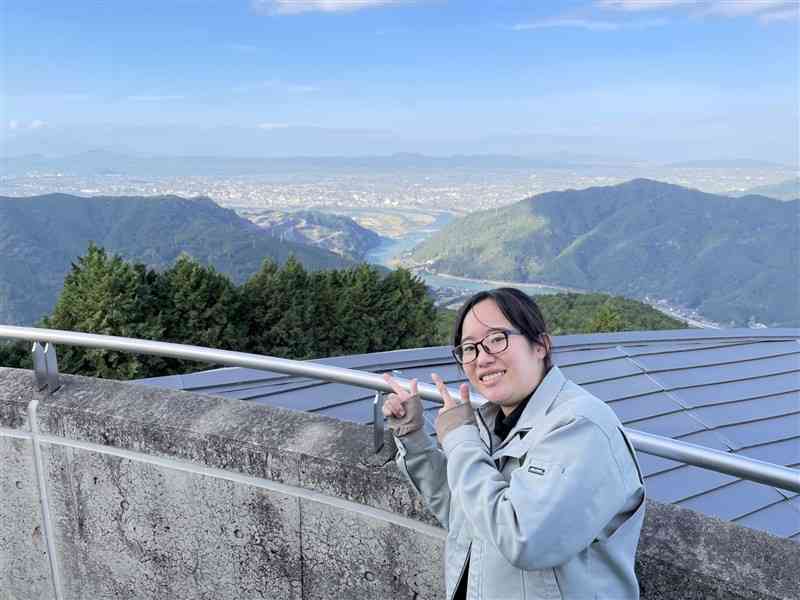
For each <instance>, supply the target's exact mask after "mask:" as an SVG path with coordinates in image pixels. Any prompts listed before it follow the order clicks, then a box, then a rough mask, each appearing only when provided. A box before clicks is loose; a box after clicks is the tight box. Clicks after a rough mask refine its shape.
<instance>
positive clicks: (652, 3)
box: [597, 0, 697, 11]
mask: <svg viewBox="0 0 800 600" xmlns="http://www.w3.org/2000/svg"><path fill="white" fill-rule="evenodd" d="M691 4H695V5H696V4H697V0H598V2H597V5H598V6H600V7H601V8H612V9H617V10H627V11H642V10H659V9H664V8H672V7H674V6H681V5H691Z"/></svg>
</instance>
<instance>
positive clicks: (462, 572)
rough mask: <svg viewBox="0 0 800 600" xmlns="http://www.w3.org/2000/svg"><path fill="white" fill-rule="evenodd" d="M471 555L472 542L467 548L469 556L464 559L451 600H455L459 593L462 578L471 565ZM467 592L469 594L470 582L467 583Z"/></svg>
mask: <svg viewBox="0 0 800 600" xmlns="http://www.w3.org/2000/svg"><path fill="white" fill-rule="evenodd" d="M471 554H472V542H470V543H469V546H467V556H466V557H465V558H464V564H463V565H461V572H460V573H459V574H458V579H456V587H454V588H453V593H452V594H450V598H449V600H453V598H455V595H456V593H457V592H458V588H459V587H460V585H461V578H462V577H464V569H466V567H467V565H468V564H469V557H470V555H471ZM466 591H467V592H469V582H467V589H466ZM467 600H468V599H467Z"/></svg>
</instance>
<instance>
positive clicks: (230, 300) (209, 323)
mask: <svg viewBox="0 0 800 600" xmlns="http://www.w3.org/2000/svg"><path fill="white" fill-rule="evenodd" d="M159 296H160V298H161V299H162V302H163V304H162V312H161V315H160V318H161V322H162V325H163V338H162V339H163V340H164V341H169V342H176V343H179V344H190V345H193V346H202V347H204V348H220V349H223V350H243V349H244V348H245V345H246V344H245V342H246V339H245V336H246V333H245V327H246V324H245V322H244V318H243V314H242V311H243V306H242V300H241V297H240V293H239V290H238V289H237V288H236V286H235V285H234V284H233V283H232V282H231V280H230V279H228V277H226V276H225V275H223V274H221V273H219V272H217V270H216V269H214V267H212V266H205V265H202V264H200V263H199V262H197V261H196V260H195V259H193V258H192V257H191V256H189V255H188V254H182V255H181V256H179V257H178V260H177V261H175V264H174V265H173V266H172V267H170V268H169V269H167V270H166V271H164V272H163V273H162V274H161V275H160V282H159ZM167 365H168V366H167V369H166V370H167V371H168V372H170V373H177V372H187V371H192V370H198V369H205V368H208V365H204V364H198V363H188V362H186V361H177V360H175V359H170V360H168V361H167Z"/></svg>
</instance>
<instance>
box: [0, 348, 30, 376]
mask: <svg viewBox="0 0 800 600" xmlns="http://www.w3.org/2000/svg"><path fill="white" fill-rule="evenodd" d="M30 346H31V344H30V343H29V342H6V341H0V367H13V368H15V369H31V368H32V367H33V361H32V360H31V355H30Z"/></svg>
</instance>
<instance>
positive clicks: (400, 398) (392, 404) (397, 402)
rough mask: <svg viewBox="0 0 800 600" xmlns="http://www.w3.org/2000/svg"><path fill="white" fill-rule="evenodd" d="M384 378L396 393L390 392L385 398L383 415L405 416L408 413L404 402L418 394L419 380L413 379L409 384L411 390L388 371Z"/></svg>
mask: <svg viewBox="0 0 800 600" xmlns="http://www.w3.org/2000/svg"><path fill="white" fill-rule="evenodd" d="M383 380H384V381H385V382H386V383H388V384H389V385H390V386H391V387H392V389H393V390H394V391H395V393H394V394H388V395H387V396H386V397H385V398H384V400H383V416H385V417H389V416H392V417H404V416H405V414H406V409H405V406H404V404H405V403H406V402H408V401H409V400H410V399H411V398H413V397H414V396H416V395H417V380H416V379H412V380H411V383H410V384H409V388H410V391H407V390H405V389H404V388H403V387H402V386H401V385H400V384H399V383H398V381H397V380H396V379H395V378H394V377H392V376H391V375H389V374H388V373H384V374H383Z"/></svg>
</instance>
